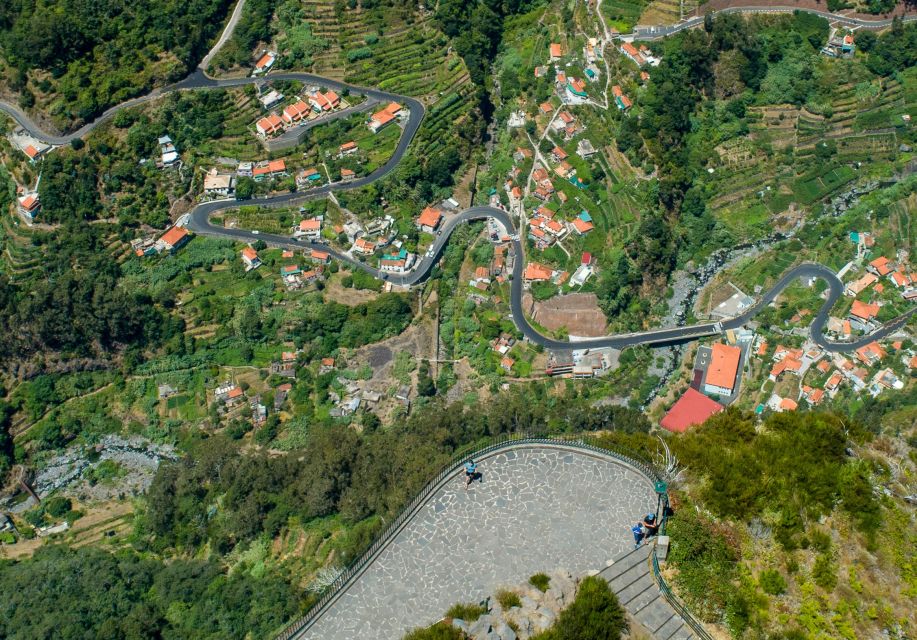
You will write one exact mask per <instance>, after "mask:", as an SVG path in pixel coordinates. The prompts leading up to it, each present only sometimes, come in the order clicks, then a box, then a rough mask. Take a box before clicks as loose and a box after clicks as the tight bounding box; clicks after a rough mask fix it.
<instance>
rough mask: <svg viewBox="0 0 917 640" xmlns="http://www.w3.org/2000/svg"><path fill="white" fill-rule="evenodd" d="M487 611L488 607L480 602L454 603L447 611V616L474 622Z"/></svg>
mask: <svg viewBox="0 0 917 640" xmlns="http://www.w3.org/2000/svg"><path fill="white" fill-rule="evenodd" d="M485 613H487V608H486V607H482V606H481V605H479V604H463V603H459V604H454V605H452V606H451V607H449V610H448V611H447V612H446V617H447V618H458V619H459V620H464V621H465V622H474V621H475V620H477V619H478V618H480V617H481V616H483V615H484V614H485Z"/></svg>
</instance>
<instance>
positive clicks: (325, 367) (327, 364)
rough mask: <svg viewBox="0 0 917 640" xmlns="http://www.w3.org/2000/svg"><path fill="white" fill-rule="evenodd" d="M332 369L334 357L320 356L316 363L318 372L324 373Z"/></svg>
mask: <svg viewBox="0 0 917 640" xmlns="http://www.w3.org/2000/svg"><path fill="white" fill-rule="evenodd" d="M332 371H334V358H322V359H321V361H320V362H319V364H318V374H319V375H324V374H326V373H330V372H332Z"/></svg>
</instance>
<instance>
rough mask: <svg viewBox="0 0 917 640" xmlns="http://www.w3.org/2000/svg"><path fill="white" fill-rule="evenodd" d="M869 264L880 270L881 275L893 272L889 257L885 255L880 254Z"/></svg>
mask: <svg viewBox="0 0 917 640" xmlns="http://www.w3.org/2000/svg"><path fill="white" fill-rule="evenodd" d="M869 266H871V267H872V268H873V269H875V270H876V271H878V272H879V275H880V276H884V275H888V274H889V273H891V267H889V266H888V258H886V257H885V256H879V257H878V258H876V259H875V260H873V261H872V262H870V263H869Z"/></svg>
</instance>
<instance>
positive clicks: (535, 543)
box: [301, 446, 656, 640]
mask: <svg viewBox="0 0 917 640" xmlns="http://www.w3.org/2000/svg"><path fill="white" fill-rule="evenodd" d="M478 463H479V464H478V469H479V470H480V471H482V472H483V481H482V482H475V483H474V484H473V485H472V486H471V487H470V488H469V489H468V490H467V491H466V490H465V488H464V475H463V474H462V473H461V472H460V473H459V474H458V475H456V476H455V477H454V478H453V479H451V480H449V481H448V483H447V484H446V485H445V486H443V487H442V488H441V489H440V490H439V491H438V492H437V493H436V494H434V495H433V496H432V497H431V498H430V500H429V501H428V502H427V503H426V504H425V505H424V506H423V508H422V509H421V510H420V511H419V512H418V513H417V515H416V516H415V517H414V519H413V520H411V521H410V522H409V523H408V525H407V526H406V528H405V529H403V530H402V531H401V532H400V533H399V534H398V536H397V537H396V538H395V539H394V540H393V541H392V543H391V544H390V545H389V546H388V547H387V548H386V549H385V550H384V551H383V552H382V553H381V555H380V556H379V557H377V558H376V560H375V562H374V563H373V564H371V565H370V566H369V567H368V568H367V570H366V571H365V572H364V573H363V575H362V576H360V577H359V578H358V580H357V581H356V583H355V584H353V585H352V586H351V587H350V589H349V590H348V591H347V592H346V593H344V594H343V595H342V596H341V597H340V598H339V599H338V600H337V601H336V602H335V603H334V604H333V605H332V606H331V608H329V609H328V610H327V611H326V612H325V614H324V615H323V616H322V617H321V618H320V619H319V620H317V621H316V623H315V624H314V625H313V626H312V627H311V628H310V629H309V630H308V631H307V632H306V633H305V634H304V635H302V636H301V637H303V638H310V639H315V640H332V639H334V640H350V639H360V640H372V639H377V638H378V639H385V640H392V639H397V638H401V636H402V635H403V634H404V633H405V632H406V631H408V630H409V629H410V628H412V627H414V626H418V625H428V624H432V623H433V622H435V621H436V620H438V619H440V618H441V617H442V615H443V614H444V613H445V612H446V610H447V609H448V608H449V607H450V606H451V605H452V604H454V603H456V602H478V601H480V600H482V599H483V598H485V597H487V596H488V595H489V594H491V593H493V591H494V589H495V588H498V587H499V586H500V585H505V584H506V585H508V584H518V583H520V582H524V581H525V580H526V579H528V577H529V576H531V575H532V574H534V573H537V572H539V571H550V570H552V569H555V568H564V569H567V570H569V571H571V572H572V573H573V574H574V575H578V574H581V573H584V572H586V571H589V570H599V569H602V568H604V567H605V566H606V564H607V563H608V561H609V560H610V559H611V558H613V557H615V556H616V555H618V554H619V553H621V552H622V551H625V550H627V549H629V548H631V547H632V544H633V542H632V537H631V533H630V527H631V526H632V524H633V522H635V521H637V520H638V519H639V518H640V516H642V515H644V514H645V513H646V512H647V510H652V509H653V508H655V504H656V497H655V493H654V492H653V488H652V485H650V483H649V482H648V481H647V480H646V479H645V478H644V477H643V476H642V475H640V474H639V473H638V472H636V471H634V470H633V469H631V468H630V467H627V466H624V465H622V464H620V463H617V462H614V461H612V460H609V459H606V458H603V457H596V456H592V455H589V454H587V453H585V452H582V451H574V450H568V449H555V448H550V447H542V446H539V447H527V448H517V449H512V450H509V451H503V452H500V453H496V454H494V455H493V456H492V457H489V458H486V459H483V460H481V461H478Z"/></svg>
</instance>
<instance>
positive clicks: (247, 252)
mask: <svg viewBox="0 0 917 640" xmlns="http://www.w3.org/2000/svg"><path fill="white" fill-rule="evenodd" d="M242 256H243V257H245V258H248V259H249V260H257V258H258V252H257V251H255V250H254V249H252V248H251V247H245V248H244V249H242Z"/></svg>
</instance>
